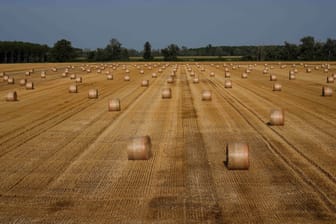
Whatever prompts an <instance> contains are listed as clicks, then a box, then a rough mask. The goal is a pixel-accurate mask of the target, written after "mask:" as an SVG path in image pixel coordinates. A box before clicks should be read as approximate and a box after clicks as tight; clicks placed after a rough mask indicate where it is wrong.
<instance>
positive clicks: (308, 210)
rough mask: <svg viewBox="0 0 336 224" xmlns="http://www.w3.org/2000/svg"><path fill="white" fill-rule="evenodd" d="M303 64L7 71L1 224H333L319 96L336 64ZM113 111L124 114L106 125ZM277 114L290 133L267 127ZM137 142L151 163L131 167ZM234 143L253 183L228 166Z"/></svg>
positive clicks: (329, 151)
mask: <svg viewBox="0 0 336 224" xmlns="http://www.w3.org/2000/svg"><path fill="white" fill-rule="evenodd" d="M295 63H296V66H295V67H293V66H292V64H293V63H285V62H282V63H281V65H280V64H279V63H278V62H276V63H275V62H274V63H268V64H267V65H266V66H265V65H264V64H265V63H257V64H254V62H253V63H248V62H240V63H238V62H237V63H232V64H231V63H226V64H225V66H224V63H213V64H212V63H210V62H208V63H199V64H197V63H189V64H188V63H162V62H161V63H147V64H146V63H113V64H112V63H108V64H88V65H84V64H15V65H0V72H6V73H5V74H4V75H3V77H1V78H0V95H1V100H0V223H16V224H18V223H279V224H280V223H281V224H282V223H305V224H308V223H336V153H335V152H336V96H330V97H323V96H321V93H322V86H323V85H326V86H329V87H331V88H332V89H333V90H334V91H335V83H326V79H327V76H332V75H333V73H336V64H335V63H330V66H329V68H328V71H327V70H325V69H326V68H327V67H328V66H327V65H325V64H326V63H325V62H316V63H307V64H306V63H300V62H295ZM322 65H323V67H324V68H323V67H322ZM316 66H317V67H316ZM53 67H54V68H57V71H52V70H51V68H53ZM33 68H34V72H33V73H31V74H30V76H26V74H25V72H27V71H29V70H30V69H33ZM248 68H249V70H250V72H249V73H248V74H247V75H248V77H247V78H246V79H243V78H242V77H241V75H242V74H243V73H244V72H246V69H248ZM265 68H268V71H267V72H266V71H265V72H266V73H265V74H264V72H263V71H264V69H265ZM307 68H310V69H311V72H310V73H307V72H306V70H307ZM66 69H68V74H67V75H66V77H63V73H64V72H65V70H66ZM225 69H227V70H228V72H229V73H230V77H225V72H224V71H225ZM295 69H296V70H297V71H296V72H295V73H294V74H295V76H296V77H295V80H289V71H290V70H293V71H294V70H295ZM42 70H43V71H45V72H46V78H41V77H40V74H41V71H42ZM87 70H90V72H89V73H88V72H87ZM126 70H129V73H126ZM141 70H143V74H141ZM174 70H176V72H175V77H174V82H173V83H167V78H168V77H170V76H171V74H172V73H173V71H174ZM107 73H109V74H112V75H113V80H107V75H108V74H107ZM152 73H156V74H157V78H153V77H152ZM71 74H76V76H77V77H82V83H77V87H78V92H77V93H69V86H70V85H72V84H75V79H70V76H71ZM126 74H127V75H129V77H130V80H129V81H124V76H125V75H126ZM270 74H272V75H275V76H276V78H277V81H276V82H277V83H279V84H281V85H282V91H272V85H273V83H275V81H270ZM6 75H8V76H9V78H11V77H14V79H15V83H14V84H7V81H5V80H4V79H5V76H6ZM193 75H195V76H193ZM227 76H228V75H227ZM194 77H198V78H199V83H194V82H193V79H194ZM21 79H27V81H33V83H34V89H32V90H27V89H25V87H24V86H20V83H19V82H20V80H21ZM144 79H146V80H149V86H148V87H141V81H142V80H144ZM228 79H230V80H231V81H232V88H225V80H228ZM164 87H170V88H171V90H172V98H170V99H162V98H161V90H162V88H164ZM90 89H97V90H98V94H99V96H98V98H97V99H88V92H89V90H90ZM13 90H15V91H16V92H17V94H18V101H15V102H7V101H6V100H5V96H6V95H7V93H8V92H9V91H13ZM203 90H210V91H211V93H212V100H211V101H203V100H202V98H201V96H202V91H203ZM114 98H119V99H120V103H121V110H120V111H108V101H109V100H110V99H114ZM272 109H283V110H284V112H285V124H284V126H272V125H269V121H270V111H271V110H272ZM142 135H149V136H150V137H151V141H152V156H151V157H150V159H149V160H136V161H133V160H128V158H127V152H126V149H127V145H128V143H129V141H130V139H131V138H132V137H134V136H142ZM233 142H246V143H248V144H249V146H250V151H249V162H250V166H249V169H248V170H229V169H228V168H227V166H226V165H225V163H224V162H225V161H226V145H227V144H228V143H233Z"/></svg>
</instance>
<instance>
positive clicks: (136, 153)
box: [127, 135, 152, 160]
mask: <svg viewBox="0 0 336 224" xmlns="http://www.w3.org/2000/svg"><path fill="white" fill-rule="evenodd" d="M151 148H152V143H151V139H150V137H149V136H148V135H146V136H140V137H134V138H132V139H131V141H130V143H129V144H128V145H127V156H128V160H148V159H149V158H150V156H151Z"/></svg>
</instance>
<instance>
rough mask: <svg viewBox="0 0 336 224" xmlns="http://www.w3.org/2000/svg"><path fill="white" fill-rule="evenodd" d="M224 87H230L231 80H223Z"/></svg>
mask: <svg viewBox="0 0 336 224" xmlns="http://www.w3.org/2000/svg"><path fill="white" fill-rule="evenodd" d="M224 87H225V88H226V89H228V88H232V81H231V80H225V82H224Z"/></svg>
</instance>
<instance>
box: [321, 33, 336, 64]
mask: <svg viewBox="0 0 336 224" xmlns="http://www.w3.org/2000/svg"><path fill="white" fill-rule="evenodd" d="M323 52H324V56H325V60H336V40H333V39H330V38H328V39H327V42H326V43H325V44H324V46H323Z"/></svg>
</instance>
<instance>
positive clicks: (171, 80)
mask: <svg viewBox="0 0 336 224" xmlns="http://www.w3.org/2000/svg"><path fill="white" fill-rule="evenodd" d="M167 83H170V84H171V83H174V78H173V77H171V76H170V77H168V79H167Z"/></svg>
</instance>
